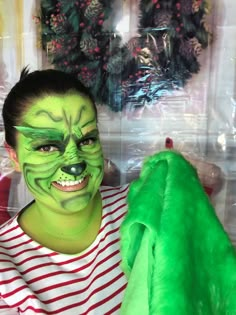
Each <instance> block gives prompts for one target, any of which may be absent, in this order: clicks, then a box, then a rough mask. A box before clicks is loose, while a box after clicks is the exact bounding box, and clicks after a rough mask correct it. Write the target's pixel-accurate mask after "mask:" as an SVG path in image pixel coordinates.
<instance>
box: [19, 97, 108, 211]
mask: <svg viewBox="0 0 236 315" xmlns="http://www.w3.org/2000/svg"><path fill="white" fill-rule="evenodd" d="M15 128H16V129H17V131H18V136H17V157H18V160H19V165H20V169H21V170H22V172H23V174H24V178H25V181H26V184H27V186H28V188H29V190H30V191H31V193H32V194H33V196H34V198H35V200H36V202H37V203H38V204H40V205H41V207H42V206H43V207H44V208H47V209H48V208H50V209H53V211H57V212H60V213H67V212H68V213H74V212H76V211H80V210H82V209H85V208H86V207H87V206H88V205H89V203H90V201H91V200H92V199H93V197H94V196H95V194H96V193H97V191H98V189H99V186H100V184H101V181H102V178H103V154H102V149H101V144H100V140H99V134H98V129H97V122H96V117H95V113H94V109H93V106H92V103H91V101H90V100H89V99H88V98H87V97H84V96H81V95H78V94H66V95H65V96H47V97H44V98H42V99H39V100H37V101H36V102H35V103H34V104H33V106H32V107H31V108H30V109H29V110H28V111H27V112H26V113H25V115H24V116H23V119H22V123H21V126H15Z"/></svg>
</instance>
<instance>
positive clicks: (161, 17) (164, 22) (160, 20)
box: [154, 10, 172, 28]
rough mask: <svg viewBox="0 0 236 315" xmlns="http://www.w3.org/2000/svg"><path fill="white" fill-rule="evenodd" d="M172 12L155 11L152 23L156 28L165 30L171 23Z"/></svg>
mask: <svg viewBox="0 0 236 315" xmlns="http://www.w3.org/2000/svg"><path fill="white" fill-rule="evenodd" d="M171 17H172V12H171V11H169V10H162V11H159V10H156V12H155V14H154V23H155V26H156V27H160V28H166V27H168V26H169V25H170V23H171Z"/></svg>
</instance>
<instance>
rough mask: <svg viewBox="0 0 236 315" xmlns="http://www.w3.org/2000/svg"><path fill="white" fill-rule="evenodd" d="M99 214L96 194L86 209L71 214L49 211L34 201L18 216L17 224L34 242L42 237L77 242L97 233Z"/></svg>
mask: <svg viewBox="0 0 236 315" xmlns="http://www.w3.org/2000/svg"><path fill="white" fill-rule="evenodd" d="M101 212H102V202H101V196H100V193H99V192H98V193H97V194H96V195H95V197H94V198H93V199H92V200H91V202H90V204H89V206H88V207H86V208H85V209H83V210H81V211H78V212H76V213H73V214H65V213H57V212H55V211H50V209H45V206H42V205H41V204H39V203H38V202H37V201H35V202H34V203H33V204H32V205H31V206H30V208H29V209H26V211H25V212H23V214H22V215H21V216H20V218H19V223H20V225H21V227H22V228H23V230H25V232H26V233H27V234H28V235H30V236H31V237H32V238H33V239H34V240H36V241H39V240H40V239H42V237H43V238H44V239H46V238H49V239H50V238H51V239H53V240H55V239H58V241H60V240H61V241H77V240H79V239H80V238H84V237H85V236H88V234H90V233H91V231H95V230H96V233H97V232H98V229H99V227H100V221H101ZM96 227H97V229H96ZM41 243H42V241H41Z"/></svg>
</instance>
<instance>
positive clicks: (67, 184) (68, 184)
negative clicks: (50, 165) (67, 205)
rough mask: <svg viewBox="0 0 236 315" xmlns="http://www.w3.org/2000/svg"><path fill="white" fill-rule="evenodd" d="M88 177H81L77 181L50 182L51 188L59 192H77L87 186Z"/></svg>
mask: <svg viewBox="0 0 236 315" xmlns="http://www.w3.org/2000/svg"><path fill="white" fill-rule="evenodd" d="M88 180H89V176H86V177H83V178H81V179H79V180H58V181H55V182H52V186H53V187H55V188H57V189H58V190H61V191H77V190H81V189H83V188H84V187H86V186H87V184H88Z"/></svg>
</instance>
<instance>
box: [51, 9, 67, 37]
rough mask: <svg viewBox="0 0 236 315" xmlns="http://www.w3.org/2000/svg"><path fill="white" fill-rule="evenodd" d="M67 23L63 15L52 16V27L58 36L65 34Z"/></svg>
mask: <svg viewBox="0 0 236 315" xmlns="http://www.w3.org/2000/svg"><path fill="white" fill-rule="evenodd" d="M66 24H67V21H66V18H65V17H64V16H63V15H62V14H57V15H52V16H51V18H50V27H51V29H52V30H53V31H54V32H55V33H56V34H63V33H65V27H66Z"/></svg>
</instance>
